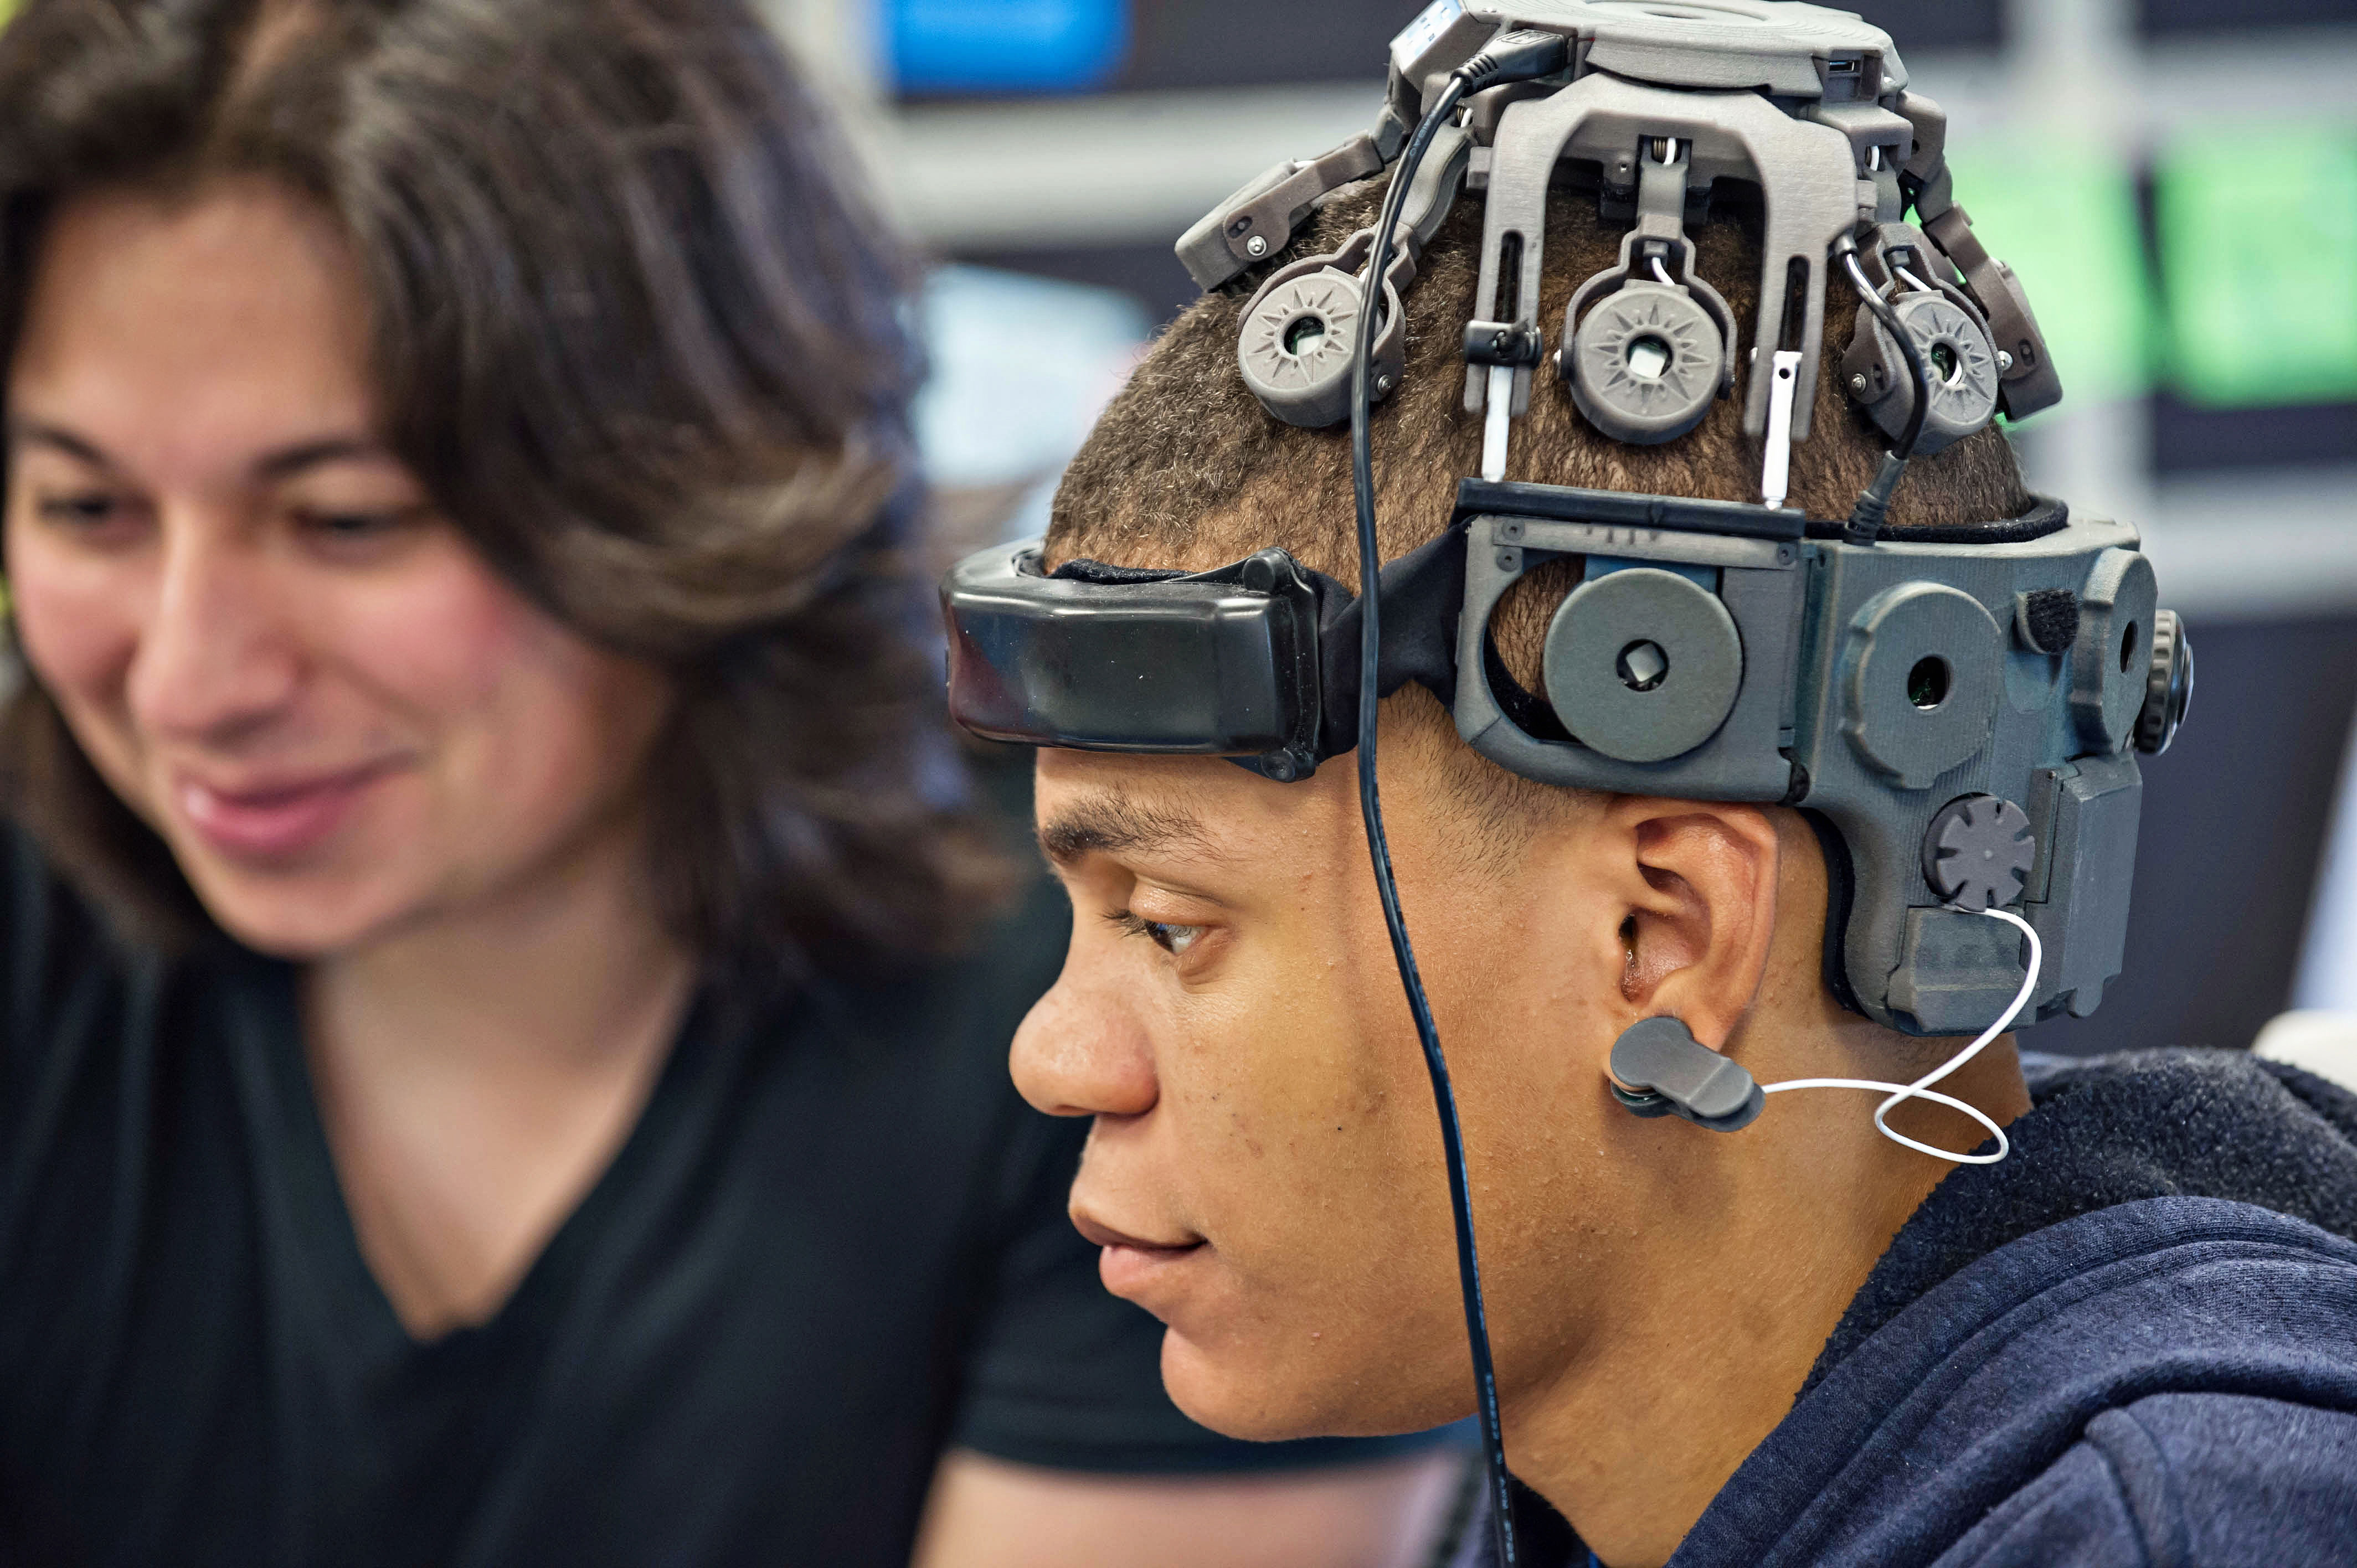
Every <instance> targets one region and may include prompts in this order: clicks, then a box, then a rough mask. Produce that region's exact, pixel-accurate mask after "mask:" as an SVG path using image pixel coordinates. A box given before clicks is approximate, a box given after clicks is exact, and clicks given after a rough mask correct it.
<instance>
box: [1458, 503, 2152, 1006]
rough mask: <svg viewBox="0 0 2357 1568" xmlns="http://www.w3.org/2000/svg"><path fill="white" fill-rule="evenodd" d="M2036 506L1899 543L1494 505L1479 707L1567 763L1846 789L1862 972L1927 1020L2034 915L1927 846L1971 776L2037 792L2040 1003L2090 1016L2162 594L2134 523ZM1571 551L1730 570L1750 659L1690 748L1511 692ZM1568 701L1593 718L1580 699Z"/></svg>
mask: <svg viewBox="0 0 2357 1568" xmlns="http://www.w3.org/2000/svg"><path fill="white" fill-rule="evenodd" d="M2034 515H2042V516H2043V518H2044V519H2045V521H2046V522H2048V523H2050V524H2052V527H2051V529H2050V532H2044V533H2043V534H2042V535H2041V536H2040V537H2037V538H2029V539H2016V540H2012V541H2010V542H2003V543H1975V544H1968V545H1958V544H1952V543H1950V544H1936V543H1909V542H1892V541H1885V542H1882V543H1879V544H1876V545H1873V546H1859V545H1853V544H1846V543H1842V542H1835V541H1830V540H1797V541H1777V540H1763V539H1746V538H1737V537H1732V536H1727V535H1719V534H1708V533H1695V532H1682V531H1674V530H1668V529H1645V528H1631V527H1625V526H1616V525H1608V524H1599V523H1580V522H1564V521H1550V520H1546V519H1541V518H1534V517H1529V516H1518V515H1512V514H1484V515H1480V516H1476V517H1474V518H1473V519H1471V520H1470V522H1469V528H1468V533H1467V541H1466V574H1465V598H1464V605H1463V610H1462V613H1461V615H1460V617H1459V619H1458V651H1457V667H1458V689H1457V701H1456V708H1455V717H1456V721H1457V727H1458V734H1459V735H1460V736H1462V737H1463V738H1464V740H1465V741H1466V743H1467V744H1468V745H1469V746H1472V747H1473V748H1474V749H1475V750H1476V751H1479V752H1480V753H1481V755H1483V756H1484V757H1489V758H1490V759H1491V760H1492V761H1494V762H1496V763H1497V764H1499V765H1500V766H1501V767H1502V768H1507V769H1509V770H1510V771H1512V772H1514V773H1516V774H1519V775H1521V776H1523V777H1524V778H1528V779H1537V780H1540V781H1542V782H1545V783H1551V784H1558V785H1563V786H1566V787H1569V788H1576V789H1608V790H1621V791H1631V792H1639V793H1645V794H1662V795H1670V796H1677V797H1684V798H1689V799H1697V800H1750V801H1769V802H1781V803H1783V804H1787V805H1792V806H1798V807H1802V808H1804V809H1806V810H1810V811H1818V812H1821V813H1823V814H1824V817H1825V819H1826V820H1827V821H1828V822H1830V823H1831V824H1832V825H1833V826H1834V827H1835V829H1837V830H1838V832H1839V833H1840V837H1841V842H1842V843H1843V845H1844V846H1845V847H1846V852H1847V855H1848V858H1849V862H1850V865H1849V866H1848V867H1847V869H1848V871H1849V874H1850V875H1849V878H1848V880H1849V885H1850V890H1851V897H1850V902H1849V906H1848V910H1847V920H1846V929H1845V930H1844V931H1843V933H1842V935H1841V960H1842V961H1841V968H1842V971H1843V974H1844V977H1845V979H1846V984H1847V987H1848V989H1849V991H1850V993H1852V995H1853V997H1854V998H1855V1000H1856V1002H1857V1005H1858V1007H1859V1010H1860V1011H1861V1012H1863V1013H1865V1014H1866V1015H1867V1016H1868V1017H1871V1018H1873V1019H1875V1020H1876V1021H1877V1022H1878V1023H1882V1024H1885V1025H1888V1026H1891V1027H1894V1028H1898V1029H1901V1030H1904V1031H1906V1032H1908V1033H1910V1034H1918V1035H1943V1034H1954V1033H1959V1032H1968V1031H1970V1030H1972V1029H1976V1028H1978V1027H1980V1026H1982V1025H1984V1024H1986V1022H1987V1021H1988V1019H1989V1018H1991V1017H1994V1016H1996V1014H1997V1012H1998V1011H1999V1010H2001V1009H2002V1008H2003V1006H2004V1005H2005V1004H2006V1003H2007V1001H2008V1000H2010V998H2011V996H2012V994H2013V992H2014V990H2015V988H2017V987H2018V985H2019V983H2020V978H2021V970H2020V964H2019V958H2018V953H2017V952H2016V951H2015V946H2016V940H2015V939H2014V938H2013V936H2012V935H2011V933H2010V932H2008V931H2007V929H2005V928H2004V927H2002V926H2001V925H1997V924H1996V923H1994V922H1991V921H1988V920H1985V919H1979V918H1973V917H1971V916H1969V915H1966V914H1963V913H1960V912H1958V911H1956V910H1953V909H1950V908H1945V907H1944V905H1945V900H1944V899H1943V897H1941V895H1940V894H1939V892H1938V891H1936V890H1935V889H1933V888H1932V886H1931V884H1930V882H1929V880H1928V878H1927V876H1926V874H1925V870H1924V866H1923V864H1922V845H1923V843H1924V840H1925V837H1926V835H1927V833H1928V832H1930V831H1931V828H1932V822H1933V821H1934V819H1935V818H1937V817H1938V816H1939V814H1940V812H1941V811H1943V809H1944V808H1945V807H1947V806H1948V805H1950V804H1951V803H1952V802H1953V801H1955V800H1959V799H1962V798H1964V797H1967V796H1974V795H1992V796H1996V797H1997V798H1999V799H2001V800H2012V801H2015V802H2018V804H2019V805H2020V806H2021V807H2022V809H2023V810H2024V811H2027V812H2028V813H2029V818H2030V822H2031V826H2032V830H2033V832H2035V834H2036V838H2037V844H2038V850H2037V856H2036V859H2035V862H2034V863H2033V865H2031V867H2030V869H2029V875H2028V876H2027V878H2026V879H2025V882H2024V885H2023V886H2022V888H2021V890H2020V894H2019V896H2018V898H2016V899H2012V900H2008V901H2007V904H2008V906H2009V907H2012V908H2017V909H2018V911H2019V912H2020V913H2021V914H2022V915H2023V917H2024V918H2027V919H2028V920H2029V922H2030V924H2031V925H2032V926H2033V927H2034V928H2036V929H2037V930H2038V933H2039V937H2040V940H2041V941H2042V942H2044V943H2045V945H2046V951H2047V954H2048V958H2047V966H2046V972H2045V973H2044V974H2043V975H2042V976H2041V977H2040V988H2039V993H2038V994H2037V995H2036V996H2035V997H2034V998H2033V1004H2034V1005H2035V1006H2036V1007H2037V1009H2038V1011H2039V1015H2040V1016H2052V1015H2056V1014H2058V1013H2061V1012H2066V1011H2067V1012H2069V1013H2072V1014H2073V1015H2082V1016H2083V1015H2086V1014H2089V1013H2092V1012H2093V1010H2094V1008H2095V1005H2096V1004H2097V1003H2098V1002H2099V1001H2100V1000H2101V998H2102V995H2103V990H2104V984H2105V983H2107V982H2108V981H2109V980H2110V979H2112V978H2113V977H2114V976H2115V975H2116V974H2117V973H2118V972H2119V969H2120V963H2121V959H2122V956H2123V953H2124V951H2125V944H2126V929H2127V909H2128V894H2129V890H2130V883H2131V878H2132V875H2133V870H2134V852H2135V844H2136V823H2137V818H2138V813H2139V807H2140V801H2141V792H2142V774H2141V772H2140V770H2139V769H2138V768H2137V765H2136V759H2135V757H2133V756H2132V755H2129V747H2130V745H2131V743H2132V742H2133V741H2134V740H2135V738H2136V725H2137V720H2138V717H2139V715H2140V714H2141V712H2142V711H2143V708H2144V705H2145V696H2146V690H2147V682H2148V678H2149V674H2150V670H2151V658H2152V653H2151V649H2152V643H2153V640H2154V628H2155V620H2156V616H2157V613H2158V610H2157V604H2156V596H2155V590H2154V582H2153V576H2152V569H2151V565H2150V564H2149V563H2148V562H2147V561H2146V559H2145V558H2144V556H2143V555H2141V554H2140V553H2137V551H2138V540H2137V537H2136V532H2135V531H2134V530H2133V529H2131V528H2129V527H2127V526H2126V525H2124V524H2121V523H2117V522H2111V521H2099V520H2083V521H2078V520H2067V517H2066V514H2065V513H2064V512H2063V509H2061V507H2060V505H2059V504H2058V503H2054V502H2046V503H2043V506H2042V511H2041V514H2034ZM1565 555H1576V556H1582V557H1586V558H1587V559H1589V560H1590V561H1598V560H1601V561H1609V562H1612V563H1614V564H1621V563H1641V564H1663V565H1667V566H1670V567H1674V568H1681V567H1682V568H1687V569H1695V568H1700V569H1703V570H1705V571H1706V572H1715V573H1716V574H1717V579H1718V581H1717V596H1718V598H1719V600H1720V602H1721V603H1723V604H1724V605H1725V606H1726V607H1727V611H1728V613H1729V614H1730V615H1731V616H1732V617H1733V618H1734V620H1735V623H1736V628H1737V632H1738V637H1739V638H1740V639H1741V648H1742V681H1741V685H1740V688H1739V689H1738V693H1737V696H1736V699H1735V701H1734V703H1733V704H1732V706H1731V709H1730V711H1729V712H1728V714H1727V718H1726V720H1725V721H1724V722H1723V723H1722V724H1720V725H1718V727H1717V729H1716V730H1715V731H1714V732H1713V733H1712V734H1711V735H1710V736H1708V738H1706V739H1705V740H1704V741H1702V742H1701V743H1700V744H1699V745H1697V746H1694V747H1693V748H1691V749H1689V750H1687V751H1686V752H1684V754H1682V755H1680V756H1677V757H1672V758H1669V759H1667V760H1664V761H1661V762H1652V763H1640V762H1626V761H1620V760H1617V759H1615V758H1613V757H1606V756H1604V755H1602V754H1600V753H1598V752H1597V751H1595V750H1593V749H1591V748H1590V747H1588V746H1583V745H1581V744H1579V743H1578V742H1577V740H1572V741H1560V740H1549V739H1542V738H1539V737H1537V736H1532V735H1530V734H1529V733H1528V732H1527V731H1525V730H1523V728H1521V727H1520V726H1519V725H1516V724H1515V723H1514V722H1513V720H1512V718H1510V717H1509V716H1508V715H1507V714H1506V712H1505V710H1504V708H1503V706H1502V705H1501V703H1500V701H1499V699H1498V697H1497V694H1496V693H1495V692H1494V691H1493V690H1492V689H1491V684H1490V681H1489V677H1488V672H1487V663H1486V658H1485V651H1486V639H1487V638H1488V636H1489V627H1490V618H1491V613H1492V612H1493V611H1494V610H1495V608H1496V607H1497V606H1498V604H1499V602H1500V601H1501V599H1502V598H1503V597H1504V596H1505V594H1506V592H1507V590H1508V589H1509V588H1511V587H1512V585H1513V584H1514V583H1515V582H1516V581H1518V580H1519V579H1520V578H1521V577H1522V576H1523V575H1524V574H1525V573H1527V572H1528V571H1529V570H1530V569H1531V568H1532V567H1534V566H1535V565H1537V564H1539V563H1540V562H1542V561H1544V560H1547V559H1550V558H1553V557H1556V556H1565ZM2040 589H2046V590H2053V589H2061V590H2067V591H2069V592H2070V593H2072V595H2073V596H2075V597H2076V599H2077V602H2078V604H2079V606H2080V607H2081V615H2080V618H2079V626H2078V636H2077V639H2076V640H2075V641H2074V642H2073V643H2072V645H2071V646H2070V647H2068V648H2067V649H2065V650H2061V651H2060V652H2048V651H2045V650H2041V649H2040V648H2039V647H2038V646H2037V645H2036V644H2035V642H2033V641H2032V640H2031V637H2032V633H2031V631H2030V629H2029V623H2028V620H2027V618H2026V617H2025V616H2024V615H2023V614H2022V613H2021V608H2020V607H2021V606H2022V604H2023V603H2024V601H2025V600H2026V599H2027V596H2029V595H2030V594H2031V593H2033V592H2036V591H2038V590H2040ZM2124 648H2125V649H2126V650H2127V657H2126V658H2125V659H2123V658H2122V656H2121V650H2123V649H2124ZM1927 659H1935V660H1939V661H1940V662H1941V663H1942V665H1943V671H1942V673H1941V676H1940V678H1939V679H1940V683H1941V686H1942V688H1943V695H1942V696H1941V698H1940V700H1939V701H1938V702H1936V703H1932V704H1931V705H1930V706H1928V707H1926V706H1922V705H1919V704H1918V703H1915V702H1914V701H1913V700H1912V699H1911V698H1910V695H1909V692H1908V684H1909V681H1910V675H1911V674H1912V672H1913V671H1914V669H1915V666H1916V665H1917V664H1919V663H1921V662H1922V661H1923V660H1927ZM1663 695H1664V696H1665V697H1667V696H1668V695H1670V693H1669V692H1668V691H1667V690H1666V689H1665V690H1664V693H1663ZM1562 716H1563V717H1564V719H1565V721H1566V729H1568V730H1570V731H1571V732H1572V733H1573V734H1575V735H1576V734H1577V717H1578V715H1577V714H1576V713H1575V714H1564V715H1562ZM1839 869H1840V868H1838V867H1836V868H1835V870H1836V872H1838V870H1839Z"/></svg>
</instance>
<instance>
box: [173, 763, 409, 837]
mask: <svg viewBox="0 0 2357 1568" xmlns="http://www.w3.org/2000/svg"><path fill="white" fill-rule="evenodd" d="M389 770H390V765H389V764H385V763H371V764H369V765H367V766H366V767H361V768H347V769H345V770H344V771H342V772H340V773H328V774H313V775H310V776H308V777H305V778H290V779H268V780H263V781H259V782H253V783H246V784H242V785H241V786H240V787H238V788H236V789H230V788H227V787H225V786H222V785H218V784H211V783H207V782H205V781H203V780H200V779H191V778H188V777H186V776H185V775H184V776H182V777H181V778H180V779H178V780H177V781H176V782H175V784H174V787H173V790H172V797H173V801H174V804H175V805H176V806H177V807H178V810H179V812H180V815H181V816H182V817H183V818H185V819H186V820H187V822H188V825H189V827H191V828H193V829H194V830H195V831H196V832H197V834H198V836H199V837H200V838H202V839H203V840H204V841H205V843H207V844H209V845H210V846H211V847H212V848H214V849H216V850H219V851H221V853H222V854H230V855H235V856H239V857H242V858H249V859H256V860H277V859H284V858H285V857H288V856H291V855H296V854H302V853H303V852H304V851H306V850H307V849H311V848H313V847H315V846H317V844H319V843H322V842H323V841H325V840H326V839H327V838H328V836H330V835H331V834H333V833H334V832H336V830H337V829H339V828H340V827H342V826H343V825H344V822H346V820H347V819H349V818H350V815H351V813H352V810H353V808H354V807H355V806H357V805H358V804H359V802H360V798H361V795H363V794H364V793H366V791H367V790H368V789H369V787H370V786H371V785H372V784H374V783H375V782H376V781H377V780H378V779H382V778H383V777H384V776H385V774H386V773H387V772H388V771H389Z"/></svg>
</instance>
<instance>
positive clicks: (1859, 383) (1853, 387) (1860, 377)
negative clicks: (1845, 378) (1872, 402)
mask: <svg viewBox="0 0 2357 1568" xmlns="http://www.w3.org/2000/svg"><path fill="white" fill-rule="evenodd" d="M1849 390H1850V391H1852V392H1857V394H1858V395H1859V396H1861V397H1863V396H1864V395H1866V372H1865V371H1859V372H1858V373H1857V375H1854V376H1852V377H1850V379H1849Z"/></svg>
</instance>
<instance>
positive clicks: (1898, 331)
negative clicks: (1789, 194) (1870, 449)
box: [1835, 234, 1932, 544]
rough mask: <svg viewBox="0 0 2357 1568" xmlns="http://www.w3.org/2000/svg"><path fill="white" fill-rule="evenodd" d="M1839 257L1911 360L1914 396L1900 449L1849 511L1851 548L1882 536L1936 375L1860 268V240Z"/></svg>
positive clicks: (1847, 244)
mask: <svg viewBox="0 0 2357 1568" xmlns="http://www.w3.org/2000/svg"><path fill="white" fill-rule="evenodd" d="M1835 253H1837V254H1838V255H1839V256H1840V257H1841V259H1842V265H1843V266H1844V267H1846V268H1847V269H1848V271H1849V278H1850V283H1851V285H1853V286H1854V287H1856V288H1857V296H1858V298H1859V300H1860V301H1862V302H1863V303H1864V304H1865V306H1866V307H1867V309H1868V310H1870V311H1872V312H1873V313H1874V318H1875V319H1876V320H1877V321H1878V322H1880V323H1881V324H1882V329H1883V330H1884V331H1885V332H1887V333H1889V335H1890V339H1891V341H1892V342H1894V343H1896V344H1898V345H1899V355H1900V358H1901V359H1903V360H1906V361H1907V374H1908V377H1909V380H1910V381H1911V382H1912V383H1913V387H1914V392H1915V403H1914V407H1913V408H1911V409H1910V410H1909V411H1908V414H1907V428H1906V429H1905V430H1903V431H1902V432H1900V436H1899V445H1898V446H1894V447H1892V448H1891V449H1890V450H1889V451H1888V452H1886V453H1884V454H1883V456H1882V467H1881V469H1880V471H1878V473H1877V474H1876V475H1875V476H1874V482H1873V483H1872V484H1870V485H1868V486H1867V488H1866V489H1863V490H1861V491H1859V492H1858V498H1857V506H1856V507H1854V508H1852V509H1851V510H1850V514H1849V524H1848V526H1847V527H1846V528H1845V529H1844V530H1843V531H1842V532H1843V536H1844V537H1845V538H1846V539H1847V540H1848V541H1849V542H1851V543H1853V544H1871V543H1873V542H1875V541H1876V540H1878V539H1879V538H1881V537H1882V520H1883V519H1884V518H1885V517H1886V516H1888V515H1889V511H1890V497H1891V494H1892V492H1893V491H1895V490H1897V489H1899V480H1900V476H1901V475H1903V474H1905V473H1906V472H1907V463H1908V459H1910V458H1911V457H1913V456H1915V444H1916V442H1918V441H1920V440H1921V439H1922V436H1923V416H1924V415H1925V414H1926V413H1930V412H1931V408H1932V373H1931V371H1930V370H1929V369H1927V368H1926V367H1925V365H1924V363H1923V356H1922V355H1921V353H1919V352H1918V351H1917V350H1916V348H1915V338H1914V336H1913V335H1912V334H1911V333H1910V332H1909V331H1908V330H1907V328H1905V327H1904V326H1903V325H1901V324H1900V319H1899V312H1897V311H1896V310H1893V309H1892V308H1891V307H1890V302H1889V300H1887V299H1885V298H1883V297H1882V295H1881V294H1880V293H1879V292H1878V291H1877V290H1876V288H1875V286H1874V285H1873V284H1872V283H1870V282H1868V281H1867V275H1866V269H1865V268H1864V267H1861V266H1859V265H1858V264H1857V241H1856V240H1855V239H1853V238H1851V237H1850V236H1849V235H1846V234H1845V235H1843V236H1842V239H1841V243H1840V244H1839V245H1838V246H1837V247H1835Z"/></svg>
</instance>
